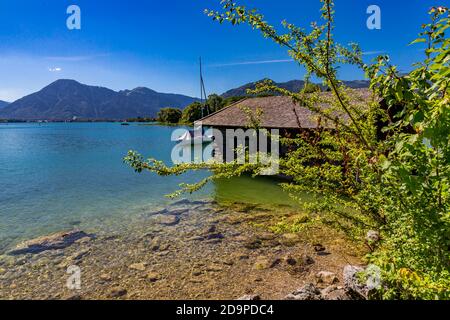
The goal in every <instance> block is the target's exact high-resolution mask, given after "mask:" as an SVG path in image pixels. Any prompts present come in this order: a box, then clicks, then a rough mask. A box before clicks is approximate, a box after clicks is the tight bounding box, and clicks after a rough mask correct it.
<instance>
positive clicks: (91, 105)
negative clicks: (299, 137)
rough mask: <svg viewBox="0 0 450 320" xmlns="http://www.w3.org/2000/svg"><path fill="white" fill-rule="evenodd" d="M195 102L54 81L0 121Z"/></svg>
mask: <svg viewBox="0 0 450 320" xmlns="http://www.w3.org/2000/svg"><path fill="white" fill-rule="evenodd" d="M255 83H256V82H251V83H247V84H245V85H243V86H241V87H238V88H235V89H231V90H229V91H227V92H225V93H224V94H222V97H224V98H228V97H232V96H247V92H246V90H247V89H252V88H254V87H255ZM304 84H305V82H304V81H302V80H292V81H288V82H282V83H276V85H278V86H279V87H281V88H284V89H288V90H290V91H295V92H298V91H299V90H300V89H301V88H303V86H304ZM345 84H346V85H347V86H349V87H351V88H366V87H368V85H369V83H368V81H364V80H356V81H346V82H345ZM195 101H198V99H197V98H194V97H189V96H185V95H180V94H172V93H160V92H156V91H154V90H151V89H148V88H144V87H138V88H135V89H133V90H122V91H114V90H111V89H108V88H104V87H97V86H89V85H85V84H81V83H79V82H77V81H75V80H66V79H61V80H57V81H55V82H53V83H51V84H50V85H48V86H46V87H45V88H43V89H42V90H40V91H38V92H36V93H33V94H30V95H28V96H25V97H23V98H21V99H19V100H17V101H15V102H12V103H7V102H3V101H0V119H15V120H31V121H32V120H53V121H62V120H73V119H74V118H76V119H78V120H124V119H129V118H138V117H150V118H154V117H156V115H157V113H158V111H159V110H160V109H161V108H165V107H174V108H181V109H183V108H185V107H186V106H188V105H189V104H191V103H192V102H195Z"/></svg>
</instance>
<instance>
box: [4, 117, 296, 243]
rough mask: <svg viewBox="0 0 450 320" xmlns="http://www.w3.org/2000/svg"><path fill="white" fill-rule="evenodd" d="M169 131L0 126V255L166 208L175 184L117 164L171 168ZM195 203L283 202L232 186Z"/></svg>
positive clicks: (214, 188) (275, 191)
mask: <svg viewBox="0 0 450 320" xmlns="http://www.w3.org/2000/svg"><path fill="white" fill-rule="evenodd" d="M173 130H174V128H173V127H164V126H142V125H137V124H135V125H131V126H121V125H120V124H119V123H49V124H41V125H39V124H7V125H4V124H1V125H0V251H2V249H5V247H9V246H11V245H13V244H14V243H17V242H19V241H21V240H24V239H30V238H33V237H36V236H40V235H45V234H48V233H51V232H55V231H60V230H64V229H67V228H73V227H74V226H76V227H79V228H81V229H83V230H87V231H92V232H95V231H97V230H101V229H103V230H107V229H109V228H117V227H120V226H123V225H126V224H127V222H128V221H130V219H133V217H135V216H137V215H139V214H141V213H142V212H143V211H145V210H151V209H154V208H155V207H160V206H163V205H164V204H165V203H167V202H169V200H168V199H167V198H165V197H164V195H166V194H168V193H171V192H173V191H174V190H176V189H177V187H178V184H179V183H181V182H194V181H198V180H199V179H201V178H202V177H204V176H205V175H206V174H207V173H206V172H196V173H188V174H185V175H183V176H179V177H160V176H157V175H155V174H151V173H143V174H136V173H134V171H133V170H132V169H131V168H129V167H128V166H126V165H125V164H123V162H122V159H123V157H124V156H125V155H126V153H127V151H128V150H130V149H133V150H138V151H139V152H141V153H142V154H143V155H144V156H146V157H155V158H158V159H161V160H164V161H165V162H166V163H170V154H171V150H172V148H173V146H174V145H175V143H174V142H171V141H170V135H171V133H172V131H173ZM195 197H200V198H205V197H212V198H216V199H218V200H225V201H226V200H231V201H239V202H245V201H247V200H248V201H250V202H263V203H267V202H271V201H272V200H271V199H274V202H275V203H279V202H281V203H285V202H289V198H288V197H287V195H286V194H284V193H283V192H282V191H281V189H280V188H279V187H278V186H277V185H276V184H275V183H274V182H273V181H271V180H268V179H260V180H258V181H254V180H252V179H250V178H241V179H233V180H229V181H223V182H219V183H216V184H215V185H210V186H208V187H207V188H205V189H204V190H203V191H201V192H200V193H198V194H196V195H195Z"/></svg>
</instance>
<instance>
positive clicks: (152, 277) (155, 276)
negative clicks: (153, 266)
mask: <svg viewBox="0 0 450 320" xmlns="http://www.w3.org/2000/svg"><path fill="white" fill-rule="evenodd" d="M145 277H146V278H147V279H148V280H149V281H150V282H156V281H158V280H159V279H161V276H160V275H159V273H156V272H149V273H147V274H146V275H145Z"/></svg>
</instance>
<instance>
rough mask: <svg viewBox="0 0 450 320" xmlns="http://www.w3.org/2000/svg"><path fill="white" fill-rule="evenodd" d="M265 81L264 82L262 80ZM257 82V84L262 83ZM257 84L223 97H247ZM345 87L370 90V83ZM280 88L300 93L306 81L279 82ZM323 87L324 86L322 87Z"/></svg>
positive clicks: (359, 82) (350, 84)
mask: <svg viewBox="0 0 450 320" xmlns="http://www.w3.org/2000/svg"><path fill="white" fill-rule="evenodd" d="M260 81H263V80H260ZM260 81H257V82H260ZM257 82H250V83H247V84H245V85H243V86H241V87H239V88H235V89H231V90H228V91H227V92H225V93H223V94H222V97H224V98H228V97H239V96H247V89H254V88H255V84H256V83H257ZM344 83H345V85H347V86H348V87H350V88H354V89H359V88H368V87H369V81H366V80H354V81H344ZM275 84H276V85H277V86H278V87H280V88H283V89H286V90H289V91H293V92H298V91H300V90H301V89H302V88H303V86H304V85H305V81H303V80H291V81H288V82H279V83H275ZM321 87H322V85H321ZM322 89H323V88H322Z"/></svg>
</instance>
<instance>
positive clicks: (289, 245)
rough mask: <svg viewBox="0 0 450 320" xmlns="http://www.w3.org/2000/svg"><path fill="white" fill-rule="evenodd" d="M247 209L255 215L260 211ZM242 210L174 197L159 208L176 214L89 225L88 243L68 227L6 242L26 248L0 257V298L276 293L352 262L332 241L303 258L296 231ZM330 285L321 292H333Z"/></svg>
mask: <svg viewBox="0 0 450 320" xmlns="http://www.w3.org/2000/svg"><path fill="white" fill-rule="evenodd" d="M181 206H182V207H181ZM190 206H191V207H190ZM186 209H188V210H186ZM175 210H180V211H179V212H178V211H175ZM255 210H257V213H256V214H255V215H254V216H255V219H257V220H256V221H258V222H260V221H261V220H259V219H261V218H264V217H266V216H269V214H270V212H268V211H264V214H263V215H262V214H260V213H258V212H260V211H259V210H260V208H258V207H255ZM181 211H182V213H181ZM243 211H245V212H244V213H243V212H242V211H240V210H234V207H233V206H230V207H223V206H219V205H216V204H213V203H211V202H207V201H205V202H201V201H199V202H197V203H195V204H191V202H189V201H188V200H183V201H181V202H179V203H177V204H176V205H173V206H169V207H168V208H167V209H165V212H166V213H167V212H172V213H181V214H166V213H164V214H163V213H158V214H155V215H152V216H151V217H150V216H140V217H139V218H138V219H136V220H135V221H134V220H133V221H131V222H128V223H127V225H126V226H121V228H120V229H111V230H110V229H108V230H107V231H102V230H96V231H95V232H96V237H95V241H90V240H91V239H94V238H93V237H91V236H90V235H89V234H87V233H86V232H83V231H77V230H74V231H71V232H62V233H58V234H55V235H50V236H47V237H41V238H38V239H35V240H31V241H28V242H25V243H24V244H22V245H20V246H18V247H17V248H16V249H17V250H25V251H21V252H28V250H31V251H32V252H33V253H26V254H21V255H18V254H16V255H12V256H11V255H7V256H3V257H0V287H1V288H2V296H3V297H5V298H12V299H25V298H32V299H49V298H53V299H63V298H64V297H71V298H78V297H80V298H82V299H236V298H238V297H244V296H246V298H247V299H248V298H250V297H252V298H253V296H256V293H257V296H260V297H264V299H281V298H283V297H285V296H286V295H287V294H288V293H289V292H294V290H295V289H296V288H300V287H301V286H302V285H303V284H304V283H305V281H314V280H315V275H316V274H317V273H318V272H320V271H322V270H329V271H330V272H335V273H336V274H337V273H338V271H339V269H341V267H342V266H343V265H344V264H347V260H350V261H351V263H354V264H358V263H359V261H358V260H357V259H356V258H355V257H354V256H345V259H344V258H342V259H341V258H340V257H341V256H340V255H339V254H334V253H335V251H336V253H340V252H339V251H337V250H335V248H333V255H330V256H314V257H315V259H314V260H313V259H312V258H311V257H310V256H313V255H314V253H315V251H314V248H313V246H312V245H311V244H308V243H306V242H303V240H301V237H300V236H299V235H298V234H288V235H282V234H275V233H271V232H269V231H268V230H269V229H268V228H262V227H261V226H255V225H253V222H254V220H252V216H253V212H252V211H251V209H250V208H245V210H243ZM236 221H240V223H236ZM97 231H98V232H97ZM324 244H327V245H328V243H327V242H324ZM30 248H31V249H30ZM36 248H38V250H35V249H36ZM42 249H45V250H42ZM73 264H76V265H77V266H79V267H80V268H81V272H82V290H81V291H80V292H77V293H76V294H74V293H73V292H68V291H67V289H65V284H66V281H67V279H68V277H69V275H68V274H67V267H68V266H70V265H73ZM297 271H298V272H297ZM339 290H340V289H339V288H337V289H336V290H334V289H333V290H332V289H329V290H328V291H329V292H330V294H331V293H333V294H335V295H339V294H340V291H339Z"/></svg>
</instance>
